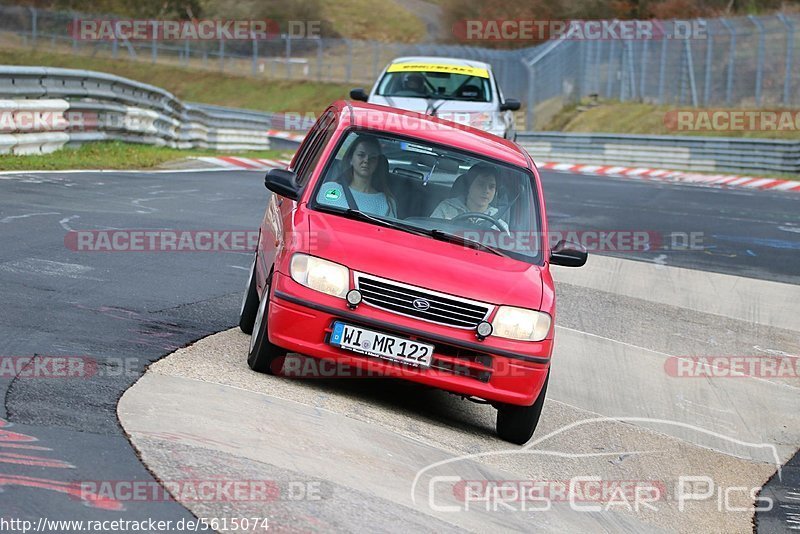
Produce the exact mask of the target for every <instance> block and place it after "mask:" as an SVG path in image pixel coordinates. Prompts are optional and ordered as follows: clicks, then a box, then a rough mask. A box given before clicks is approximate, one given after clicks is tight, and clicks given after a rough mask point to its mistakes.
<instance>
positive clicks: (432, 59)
mask: <svg viewBox="0 0 800 534" xmlns="http://www.w3.org/2000/svg"><path fill="white" fill-rule="evenodd" d="M397 63H434V64H439V65H467V66H468V67H474V68H476V69H486V70H488V71H489V72H490V73H491V72H492V66H491V65H490V64H489V63H484V62H483V61H473V60H471V59H462V58H457V57H439V56H405V57H398V58H394V59H393V60H391V61H390V62H389V65H395V64H397Z"/></svg>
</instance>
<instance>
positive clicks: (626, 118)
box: [539, 102, 800, 140]
mask: <svg viewBox="0 0 800 534" xmlns="http://www.w3.org/2000/svg"><path fill="white" fill-rule="evenodd" d="M587 104H588V102H582V103H581V104H580V105H571V106H567V107H564V108H562V109H561V111H559V112H558V113H556V114H555V115H553V116H552V117H551V118H550V119H549V120H548V121H547V122H546V124H544V125H543V126H542V127H541V128H539V129H540V130H544V131H561V132H581V133H592V132H595V133H597V132H603V133H605V132H608V133H625V134H653V135H687V136H704V137H745V138H764V139H794V140H800V130H782V131H769V130H767V131H742V130H732V131H676V130H674V129H670V128H668V127H667V125H666V124H665V117H666V116H668V115H667V114H668V113H669V112H671V111H673V112H674V111H675V110H691V109H692V108H690V107H688V106H658V105H654V104H640V103H627V102H600V103H599V105H597V106H588V105H587ZM700 109H702V108H700ZM715 109H722V108H715ZM775 109H776V108H770V110H775ZM709 111H711V110H709ZM794 111H797V110H794Z"/></svg>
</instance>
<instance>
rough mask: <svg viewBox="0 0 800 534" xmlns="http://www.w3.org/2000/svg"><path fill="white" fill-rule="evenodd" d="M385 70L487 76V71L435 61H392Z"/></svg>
mask: <svg viewBox="0 0 800 534" xmlns="http://www.w3.org/2000/svg"><path fill="white" fill-rule="evenodd" d="M386 72H447V73H450V74H464V75H467V76H477V77H479V78H488V77H489V71H488V70H486V69H481V68H478V67H470V66H468V65H443V64H436V63H394V64H392V65H389V68H388V69H387V71H386Z"/></svg>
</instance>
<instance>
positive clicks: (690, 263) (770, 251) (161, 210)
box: [0, 172, 800, 531]
mask: <svg viewBox="0 0 800 534" xmlns="http://www.w3.org/2000/svg"><path fill="white" fill-rule="evenodd" d="M261 177H262V173H252V172H175V173H160V174H147V173H112V172H109V173H102V174H99V173H80V172H76V173H59V174H35V173H33V174H32V173H19V174H15V175H2V176H0V287H2V301H3V306H2V307H0V356H2V357H3V361H5V362H8V361H13V362H17V363H15V365H18V364H19V365H23V364H26V363H28V361H29V360H32V361H31V362H30V363H31V364H32V365H33V366H32V367H31V366H28V367H26V368H25V369H26V372H23V373H22V376H19V377H16V378H15V377H14V373H15V371H18V370H20V369H19V367H15V368H14V370H13V372H12V371H9V369H8V368H3V372H2V373H0V394H2V395H3V397H4V399H5V400H4V403H3V406H2V408H0V418H2V420H3V421H2V424H3V425H4V426H3V428H2V429H0V490H1V491H0V510H2V512H1V513H2V517H5V518H7V519H8V518H16V519H28V520H31V521H34V522H37V521H38V520H39V519H40V518H41V517H43V516H45V517H47V518H48V519H70V520H76V519H100V520H106V519H117V518H125V519H130V520H142V519H147V518H154V519H170V520H172V521H173V522H174V521H177V520H180V519H184V520H186V519H190V518H191V517H192V516H191V514H189V513H188V512H187V511H186V510H185V509H184V508H182V507H181V506H179V505H177V504H176V503H174V502H170V501H169V500H166V501H154V500H151V501H146V502H125V503H116V502H108V501H104V500H102V499H100V500H98V499H95V500H91V499H89V501H88V502H87V498H88V497H87V495H86V494H84V495H83V497H84V499H81V495H77V496H76V495H74V494H73V495H70V491H71V490H74V489H75V487H76V484H78V485H79V487H80V488H84V489H85V488H86V487H91V482H93V481H133V480H138V481H147V480H150V481H152V478H151V476H150V474H149V473H148V472H147V470H146V469H145V468H144V467H143V465H142V464H141V463H140V462H139V460H138V459H137V458H136V455H135V454H134V451H133V449H132V448H131V446H130V444H129V443H128V441H127V439H126V438H125V436H124V435H123V433H122V430H121V428H120V426H119V424H118V422H117V418H116V412H115V410H116V404H117V400H118V398H119V397H120V395H121V394H122V393H123V392H124V391H125V390H126V389H127V388H128V387H129V386H130V385H131V384H132V383H133V382H134V381H135V380H136V379H137V378H138V376H140V374H141V373H142V371H143V370H144V368H145V367H146V366H147V365H148V364H149V363H150V362H152V361H154V360H157V359H158V358H160V357H161V356H163V355H164V354H167V353H169V352H172V351H173V350H174V349H175V348H177V347H180V346H184V345H186V344H187V343H189V342H191V341H193V340H196V339H198V338H200V337H203V336H205V335H208V334H210V333H213V332H218V331H220V330H223V329H225V328H229V327H231V326H233V325H234V324H235V322H236V320H237V317H236V315H237V313H238V306H239V298H240V292H241V290H242V286H243V284H244V279H245V276H246V272H245V269H246V268H247V266H248V265H249V261H250V255H249V254H248V253H244V252H230V251H228V252H96V251H91V252H77V251H74V250H70V249H69V248H68V247H67V246H66V244H65V236H67V235H68V232H69V231H71V230H105V229H115V228H116V229H165V228H166V229H176V230H219V231H226V230H251V229H253V228H255V227H256V226H257V223H258V221H259V219H260V217H261V215H262V214H263V208H264V204H265V200H266V198H267V191H266V190H265V189H264V187H263V185H262V184H263V182H262V180H261ZM544 180H545V190H546V194H547V200H548V209H549V213H550V216H551V223H552V224H553V226H554V228H555V229H560V230H564V229H577V230H617V231H619V230H647V231H653V232H658V233H660V234H661V235H664V234H667V233H673V232H679V233H685V234H689V233H692V232H695V233H698V232H699V233H701V234H702V244H703V246H704V248H703V250H691V251H673V250H669V251H664V250H658V249H657V250H650V251H644V252H642V251H639V252H620V251H617V252H613V254H614V255H622V256H624V257H632V258H635V259H641V260H644V261H654V262H663V263H666V264H668V265H675V266H684V267H691V268H696V269H705V270H713V271H717V272H723V273H730V274H737V275H742V276H750V277H757V278H764V279H768V280H776V281H782V282H790V283H795V284H796V283H800V262H798V261H796V258H797V250H798V248H800V231H798V229H800V195H791V194H779V193H769V192H742V191H726V190H711V189H705V188H698V187H690V186H678V185H655V184H645V183H637V182H633V181H625V180H614V179H608V178H602V179H600V178H591V177H581V176H571V175H565V174H545V177H544ZM46 356H71V357H81V358H84V360H82V361H84V362H89V363H91V364H92V365H91V366H90V367H91V368H92V369H93V372H91V373H89V372H84V373H83V375H86V376H72V377H66V378H47V379H45V378H37V377H26V376H25V375H26V374H34V375H35V374H36V373H35V372H32V371H31V370H32V369H35V368H36V363H37V361H38V362H39V363H42V362H46V360H44V359H43V358H44V357H46ZM14 358H16V359H14ZM34 359H38V360H36V361H33V360H34ZM19 362H22V363H21V364H20V363H19ZM89 375H90V376H89ZM4 431H7V432H4ZM33 440H35V441H33ZM20 445H21V446H22V447H23V448H21V447H20ZM31 447H34V448H31ZM81 482H83V484H82V485H81V484H80V483H81ZM72 493H75V492H74V491H72ZM60 530H64V531H66V530H68V529H66V528H62V529H60Z"/></svg>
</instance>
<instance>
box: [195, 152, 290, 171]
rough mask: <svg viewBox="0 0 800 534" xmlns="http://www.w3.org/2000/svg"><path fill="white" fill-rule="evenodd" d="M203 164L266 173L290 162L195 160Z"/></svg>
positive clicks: (241, 159) (257, 159)
mask: <svg viewBox="0 0 800 534" xmlns="http://www.w3.org/2000/svg"><path fill="white" fill-rule="evenodd" d="M195 159H197V160H198V161H202V162H203V163H209V164H211V165H213V166H215V167H222V168H224V169H232V170H233V169H235V170H240V171H241V170H251V171H268V170H269V169H279V168H284V169H285V168H286V167H288V166H289V164H290V163H291V162H292V160H290V159H266V158H235V157H233V156H219V157H206V158H195Z"/></svg>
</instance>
